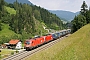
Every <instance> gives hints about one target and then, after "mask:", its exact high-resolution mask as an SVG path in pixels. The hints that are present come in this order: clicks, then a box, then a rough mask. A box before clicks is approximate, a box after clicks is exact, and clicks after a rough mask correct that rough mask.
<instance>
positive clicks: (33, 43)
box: [24, 37, 45, 50]
mask: <svg viewBox="0 0 90 60" xmlns="http://www.w3.org/2000/svg"><path fill="white" fill-rule="evenodd" d="M44 41H45V40H44V38H43V37H37V38H33V39H28V40H26V41H25V43H24V48H25V49H26V50H30V49H32V48H34V47H37V46H39V45H41V44H43V43H44Z"/></svg>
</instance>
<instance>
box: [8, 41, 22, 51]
mask: <svg viewBox="0 0 90 60" xmlns="http://www.w3.org/2000/svg"><path fill="white" fill-rule="evenodd" d="M8 48H11V49H21V48H22V42H21V41H20V40H10V41H9V46H8Z"/></svg>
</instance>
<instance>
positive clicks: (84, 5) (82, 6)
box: [80, 1, 88, 16]
mask: <svg viewBox="0 0 90 60" xmlns="http://www.w3.org/2000/svg"><path fill="white" fill-rule="evenodd" d="M87 8H88V6H87V4H86V2H85V1H83V4H82V5H81V11H80V12H81V14H82V15H84V16H85V14H86V11H87V10H88V9H87Z"/></svg>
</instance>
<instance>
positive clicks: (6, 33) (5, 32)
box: [0, 23, 16, 37]
mask: <svg viewBox="0 0 90 60" xmlns="http://www.w3.org/2000/svg"><path fill="white" fill-rule="evenodd" d="M9 28H10V26H9V25H8V24H3V23H2V30H1V31H0V36H6V37H8V36H12V35H15V34H16V33H15V32H13V31H12V30H10V29H9Z"/></svg>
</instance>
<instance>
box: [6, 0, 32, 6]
mask: <svg viewBox="0 0 90 60" xmlns="http://www.w3.org/2000/svg"><path fill="white" fill-rule="evenodd" d="M5 1H6V2H8V3H13V2H15V1H16V0H5ZM17 1H18V2H19V3H27V4H30V5H33V4H32V3H31V2H30V1H29V0H17Z"/></svg>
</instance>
